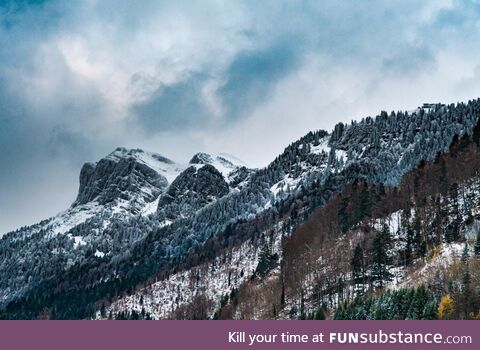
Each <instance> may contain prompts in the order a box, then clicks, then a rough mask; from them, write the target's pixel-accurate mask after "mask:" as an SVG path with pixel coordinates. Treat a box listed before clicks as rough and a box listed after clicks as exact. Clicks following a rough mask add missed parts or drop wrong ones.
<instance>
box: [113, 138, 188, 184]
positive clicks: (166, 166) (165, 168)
mask: <svg viewBox="0 0 480 350" xmlns="http://www.w3.org/2000/svg"><path fill="white" fill-rule="evenodd" d="M128 157H132V158H135V159H136V160H137V161H139V162H141V163H143V164H145V165H147V166H148V167H150V168H151V169H153V170H155V171H156V172H157V173H159V174H160V175H162V176H164V177H165V178H166V179H167V181H168V183H169V184H171V183H172V182H173V180H175V178H176V177H177V176H178V175H179V174H180V173H181V172H182V171H184V170H185V169H186V168H187V166H186V165H185V164H178V163H175V162H173V161H171V160H170V159H168V158H165V157H163V156H162V155H160V154H157V153H153V152H147V151H144V150H141V149H131V150H127V149H125V148H121V147H119V148H117V149H116V150H115V151H113V152H112V153H110V154H109V155H108V156H107V159H110V160H114V161H120V160H121V159H124V158H128Z"/></svg>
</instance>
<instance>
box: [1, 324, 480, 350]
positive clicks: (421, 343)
mask: <svg viewBox="0 0 480 350" xmlns="http://www.w3.org/2000/svg"><path fill="white" fill-rule="evenodd" d="M479 325H480V324H479V323H478V322H476V321H2V322H0V327H1V328H0V329H1V331H0V334H1V345H2V348H4V349H33V348H39V347H40V348H48V349H52V350H55V349H62V350H76V349H78V350H80V349H82V350H84V349H116V350H122V349H129V350H131V349H175V350H179V349H180V350H181V349H193V348H201V349H211V350H217V349H218V350H220V349H222V350H228V349H232V350H237V349H238V350H240V349H333V350H334V349H344V350H348V349H457V350H461V349H479V344H480V343H479V339H478V333H479V331H480V329H479Z"/></svg>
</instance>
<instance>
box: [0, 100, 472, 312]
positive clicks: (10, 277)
mask: <svg viewBox="0 0 480 350" xmlns="http://www.w3.org/2000/svg"><path fill="white" fill-rule="evenodd" d="M479 116H480V101H479V100H475V101H470V102H468V103H459V104H457V105H448V106H445V105H441V104H438V105H434V106H428V107H425V108H418V109H416V110H415V111H413V112H396V113H394V112H392V113H390V114H388V113H386V112H382V113H381V114H380V115H378V116H376V117H375V118H371V117H367V118H364V119H362V120H361V121H359V122H352V123H351V124H349V125H346V124H338V125H337V126H336V127H335V128H334V130H333V131H332V132H331V133H327V132H325V131H322V130H321V131H316V132H311V133H308V134H307V135H305V136H304V137H303V138H301V139H300V140H298V141H296V142H294V143H292V144H291V145H289V146H288V147H287V148H286V149H285V151H284V152H283V153H282V154H281V155H279V156H278V157H277V158H276V159H275V160H274V161H273V162H272V163H270V164H269V165H268V166H267V167H266V168H263V169H258V170H257V169H248V168H247V167H245V166H244V165H243V164H241V163H239V162H237V161H236V160H235V158H234V157H228V156H225V155H206V154H203V153H199V154H197V155H195V156H193V157H192V160H191V161H190V163H189V164H177V163H175V162H173V161H171V160H168V159H166V158H165V157H162V156H160V155H158V154H154V153H150V152H145V151H142V150H126V149H123V148H119V149H117V150H115V151H114V152H113V153H112V154H110V155H108V156H107V157H105V158H103V159H102V160H100V161H99V162H97V163H87V164H86V165H85V166H84V167H83V168H82V171H81V174H80V189H79V194H78V197H77V199H76V200H75V202H74V203H73V205H72V207H71V208H69V209H68V210H67V211H66V212H64V213H61V214H59V215H58V216H56V217H54V218H51V219H48V220H45V221H43V222H41V223H39V224H37V225H34V226H31V227H26V228H22V229H20V230H17V231H15V232H11V233H9V234H7V235H5V236H4V237H2V239H1V240H0V254H1V257H2V263H1V264H0V277H1V279H0V280H1V284H0V292H1V294H0V295H1V300H2V305H3V310H2V314H1V315H2V317H3V318H39V317H44V318H102V317H111V318H306V317H313V316H312V315H317V316H318V317H320V315H323V316H328V317H336V318H344V317H349V318H351V317H352V316H351V313H349V312H347V311H348V310H350V308H352V307H353V306H351V303H352V302H353V301H354V300H356V302H357V303H361V300H363V299H358V298H364V299H365V300H370V299H368V298H377V297H380V295H382V293H384V292H385V291H386V290H389V289H398V288H400V287H403V288H410V287H415V288H417V287H419V286H420V285H422V286H424V287H421V288H426V289H425V292H423V289H421V290H422V292H418V293H423V294H425V298H424V299H425V300H427V299H428V300H429V301H431V307H430V308H431V309H435V310H436V308H437V304H435V303H438V302H440V299H441V298H442V297H444V296H446V295H452V296H454V299H456V300H458V303H459V304H458V305H460V303H463V304H465V302H460V301H459V300H460V299H462V298H465V290H466V289H465V283H463V284H462V283H461V281H457V280H455V278H454V277H451V274H452V273H453V272H451V271H450V269H452V268H454V267H455V266H456V261H457V260H458V259H456V258H455V254H454V253H455V252H458V250H459V249H460V248H459V245H460V246H461V247H462V248H461V249H460V250H462V249H463V246H464V244H465V242H467V245H466V247H470V246H471V247H470V248H469V249H470V253H469V252H468V250H467V253H465V254H463V255H464V258H463V259H460V261H461V264H460V268H461V269H463V270H462V271H463V274H464V275H465V274H466V271H468V274H469V275H470V277H468V278H470V279H471V281H470V282H468V283H469V288H470V286H471V289H469V293H473V294H472V295H476V294H475V293H477V290H476V289H475V286H476V284H475V283H474V282H475V278H476V276H475V274H474V272H473V271H471V270H473V269H471V268H470V266H471V265H472V266H473V265H474V264H475V263H476V260H475V259H474V258H473V257H472V256H473V246H472V245H473V242H474V240H475V238H476V231H477V226H478V224H477V212H478V211H479V210H480V208H479V205H480V204H479V203H478V201H477V198H478V192H476V191H477V182H478V179H477V170H478V169H479V165H480V163H479V160H478V157H479V149H478V140H479V132H478V127H477V123H478V120H479ZM457 255H458V254H457ZM442 261H443V262H442ZM432 264H440V265H438V266H443V267H444V269H445V275H443V276H440V277H438V279H437V282H435V281H434V279H433V277H432V276H430V274H428V273H426V272H425V271H427V270H428V267H429V266H431V265H432ZM462 264H463V265H462ZM457 265H458V264H457ZM432 266H433V265H432ZM466 266H468V270H467V269H466ZM422 269H423V272H422ZM450 279H451V281H452V283H450V282H449V281H450ZM438 281H440V282H441V284H442V287H441V288H440V287H439V288H438V289H437V290H433V289H432V287H431V285H432V284H434V283H437V284H438V283H439V282H438ZM457 282H458V283H457ZM450 285H453V286H454V287H452V288H450V287H448V288H447V287H445V286H450ZM455 288H456V289H455ZM423 294H422V295H423ZM477 294H478V293H477ZM462 295H463V296H462ZM359 300H360V301H359ZM462 300H463V299H462ZM370 304H371V303H370ZM463 304H462V305H463ZM477 308H478V307H477V306H476V304H475V302H474V299H472V305H469V306H468V308H467V307H466V306H465V307H463V311H462V312H460V311H458V310H457V309H456V310H457V311H456V312H457V313H456V314H455V317H470V316H469V315H470V313H471V312H473V313H475V312H478V310H477ZM339 310H347V311H345V312H344V313H343V314H342V313H340V311H339ZM345 315H348V316H345ZM379 315H380V313H379ZM399 315H400V314H399ZM402 315H403V314H402ZM416 315H417V318H420V317H419V316H418V313H417V314H416ZM385 317H386V316H385ZM399 317H400V316H399Z"/></svg>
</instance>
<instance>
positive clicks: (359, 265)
mask: <svg viewBox="0 0 480 350" xmlns="http://www.w3.org/2000/svg"><path fill="white" fill-rule="evenodd" d="M350 265H351V268H352V277H353V284H354V285H355V287H356V288H355V292H356V293H357V294H360V295H361V294H363V292H364V284H365V263H364V257H363V249H362V247H361V246H360V244H357V245H356V247H355V249H354V250H353V257H352V260H351V264H350ZM357 285H359V286H358V287H357Z"/></svg>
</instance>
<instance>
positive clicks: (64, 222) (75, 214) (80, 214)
mask: <svg viewBox="0 0 480 350" xmlns="http://www.w3.org/2000/svg"><path fill="white" fill-rule="evenodd" d="M101 209H102V206H100V205H99V204H98V203H97V202H90V203H86V204H83V205H79V206H77V207H74V208H70V209H68V210H66V211H64V212H61V213H60V214H58V215H57V216H55V217H54V218H53V219H52V221H50V223H49V224H48V225H47V227H46V229H48V230H51V232H52V234H53V235H59V234H63V233H66V232H68V231H69V230H71V229H72V228H74V227H75V226H78V225H80V224H82V223H84V222H85V221H87V220H88V219H89V218H91V217H93V216H95V215H96V214H98V212H99V211H100V210H101Z"/></svg>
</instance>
